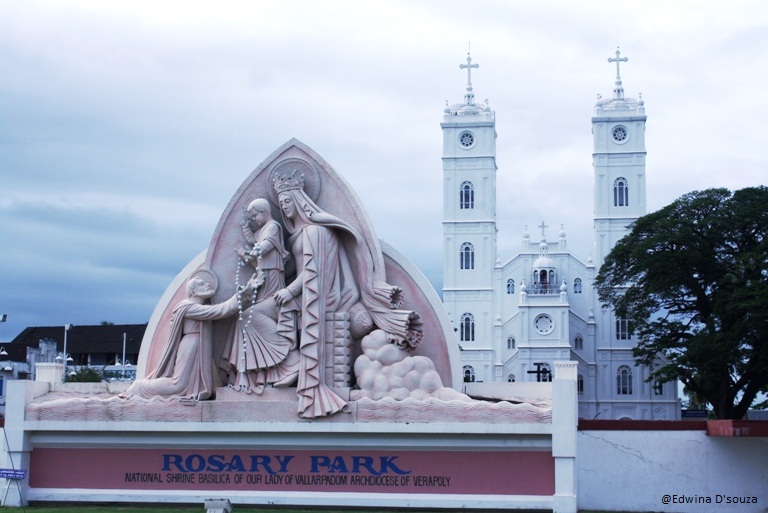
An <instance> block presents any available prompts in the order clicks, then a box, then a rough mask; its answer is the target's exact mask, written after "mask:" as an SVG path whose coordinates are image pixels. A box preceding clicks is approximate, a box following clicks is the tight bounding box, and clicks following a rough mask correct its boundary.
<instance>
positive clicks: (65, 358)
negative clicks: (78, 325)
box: [61, 324, 72, 382]
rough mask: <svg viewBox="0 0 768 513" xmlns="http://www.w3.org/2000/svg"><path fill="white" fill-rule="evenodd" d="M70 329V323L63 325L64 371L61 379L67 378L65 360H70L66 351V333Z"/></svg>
mask: <svg viewBox="0 0 768 513" xmlns="http://www.w3.org/2000/svg"><path fill="white" fill-rule="evenodd" d="M71 329H72V325H71V324H65V325H64V358H63V360H64V373H63V374H62V375H61V381H62V382H64V381H66V380H67V362H68V361H69V360H70V356H69V353H67V333H68V332H69V330H71Z"/></svg>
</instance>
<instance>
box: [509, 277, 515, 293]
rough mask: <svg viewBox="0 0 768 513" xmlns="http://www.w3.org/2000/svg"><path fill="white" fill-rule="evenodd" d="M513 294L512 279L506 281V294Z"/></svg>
mask: <svg viewBox="0 0 768 513" xmlns="http://www.w3.org/2000/svg"><path fill="white" fill-rule="evenodd" d="M514 293H515V280H513V279H512V278H510V279H508V280H507V294H514Z"/></svg>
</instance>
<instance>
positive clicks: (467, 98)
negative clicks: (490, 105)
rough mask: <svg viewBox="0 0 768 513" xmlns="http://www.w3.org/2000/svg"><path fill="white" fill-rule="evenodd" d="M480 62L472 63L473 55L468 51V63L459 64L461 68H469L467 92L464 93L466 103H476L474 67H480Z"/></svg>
mask: <svg viewBox="0 0 768 513" xmlns="http://www.w3.org/2000/svg"><path fill="white" fill-rule="evenodd" d="M479 67H480V65H479V64H472V57H470V55H469V52H467V63H466V64H459V68H460V69H466V70H467V94H465V95H464V103H466V104H467V105H473V104H474V103H475V93H473V92H472V68H475V69H477V68H479Z"/></svg>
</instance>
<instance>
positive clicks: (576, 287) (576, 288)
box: [573, 278, 581, 294]
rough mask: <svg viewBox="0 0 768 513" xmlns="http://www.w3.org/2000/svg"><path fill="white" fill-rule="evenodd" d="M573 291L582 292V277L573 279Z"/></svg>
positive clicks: (575, 292)
mask: <svg viewBox="0 0 768 513" xmlns="http://www.w3.org/2000/svg"><path fill="white" fill-rule="evenodd" d="M573 293H574V294H581V278H576V279H575V280H573Z"/></svg>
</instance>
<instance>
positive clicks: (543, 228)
mask: <svg viewBox="0 0 768 513" xmlns="http://www.w3.org/2000/svg"><path fill="white" fill-rule="evenodd" d="M539 228H541V240H546V239H547V235H546V233H545V232H544V230H546V229H547V228H549V225H548V224H546V223H545V222H544V221H542V222H541V224H540V225H539Z"/></svg>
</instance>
